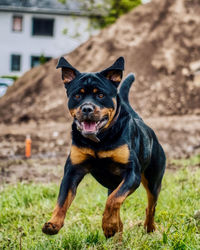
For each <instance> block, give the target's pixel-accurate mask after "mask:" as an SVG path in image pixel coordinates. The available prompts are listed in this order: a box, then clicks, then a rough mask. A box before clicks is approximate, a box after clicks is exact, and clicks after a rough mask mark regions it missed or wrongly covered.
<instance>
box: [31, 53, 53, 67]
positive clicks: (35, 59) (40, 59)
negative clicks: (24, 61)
mask: <svg viewBox="0 0 200 250" xmlns="http://www.w3.org/2000/svg"><path fill="white" fill-rule="evenodd" d="M50 59H51V57H45V56H43V55H41V56H31V67H32V68H33V67H36V66H38V65H40V64H44V63H45V62H48V61H49V60H50Z"/></svg>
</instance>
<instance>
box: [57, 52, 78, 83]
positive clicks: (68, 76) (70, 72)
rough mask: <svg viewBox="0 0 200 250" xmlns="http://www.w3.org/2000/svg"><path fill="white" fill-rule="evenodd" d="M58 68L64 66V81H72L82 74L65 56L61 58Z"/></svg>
mask: <svg viewBox="0 0 200 250" xmlns="http://www.w3.org/2000/svg"><path fill="white" fill-rule="evenodd" d="M58 68H62V79H63V81H64V83H70V82H71V81H72V80H74V78H76V76H77V75H78V74H80V72H79V71H78V70H77V69H75V68H74V67H72V65H71V64H70V63H68V61H67V60H66V59H65V58H64V57H61V58H60V59H59V61H58V65H57V67H56V69H58Z"/></svg>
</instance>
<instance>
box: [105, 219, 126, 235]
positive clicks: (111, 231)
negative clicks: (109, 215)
mask: <svg viewBox="0 0 200 250" xmlns="http://www.w3.org/2000/svg"><path fill="white" fill-rule="evenodd" d="M102 228H103V232H104V235H105V237H106V238H107V239H108V238H110V237H113V236H114V235H115V234H116V233H120V235H122V232H123V224H122V222H121V220H119V221H116V222H112V223H110V222H105V221H103V224H102Z"/></svg>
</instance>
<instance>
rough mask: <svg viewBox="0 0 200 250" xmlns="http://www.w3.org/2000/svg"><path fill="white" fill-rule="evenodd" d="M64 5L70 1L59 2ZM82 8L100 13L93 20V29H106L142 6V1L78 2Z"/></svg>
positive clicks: (81, 0) (103, 0) (80, 0)
mask: <svg viewBox="0 0 200 250" xmlns="http://www.w3.org/2000/svg"><path fill="white" fill-rule="evenodd" d="M58 1H59V2H61V3H62V4H67V2H69V0H58ZM77 2H79V4H80V6H81V7H82V8H83V9H85V10H88V11H90V12H94V13H100V15H98V17H94V18H92V19H91V21H92V26H93V27H96V28H97V27H98V28H99V27H100V28H104V27H106V26H107V25H110V24H112V23H114V22H115V21H116V20H117V18H119V17H120V16H121V15H123V14H125V13H127V12H129V11H130V10H132V9H133V8H135V7H136V6H138V5H140V4H141V2H142V1H141V0H102V1H95V0H88V1H84V0H77Z"/></svg>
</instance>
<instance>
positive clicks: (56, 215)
mask: <svg viewBox="0 0 200 250" xmlns="http://www.w3.org/2000/svg"><path fill="white" fill-rule="evenodd" d="M74 196H75V195H74V194H73V193H72V191H71V190H70V191H69V192H68V195H67V198H66V200H65V203H64V205H63V206H62V207H60V206H59V204H56V207H55V208H54V211H53V215H52V217H51V219H50V220H49V221H48V222H46V223H45V224H44V226H43V228H42V231H43V233H46V234H50V235H52V234H57V233H58V232H59V230H60V229H61V228H62V227H63V225H64V219H65V215H66V212H67V210H68V208H69V207H70V205H71V203H72V201H73V199H74Z"/></svg>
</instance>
